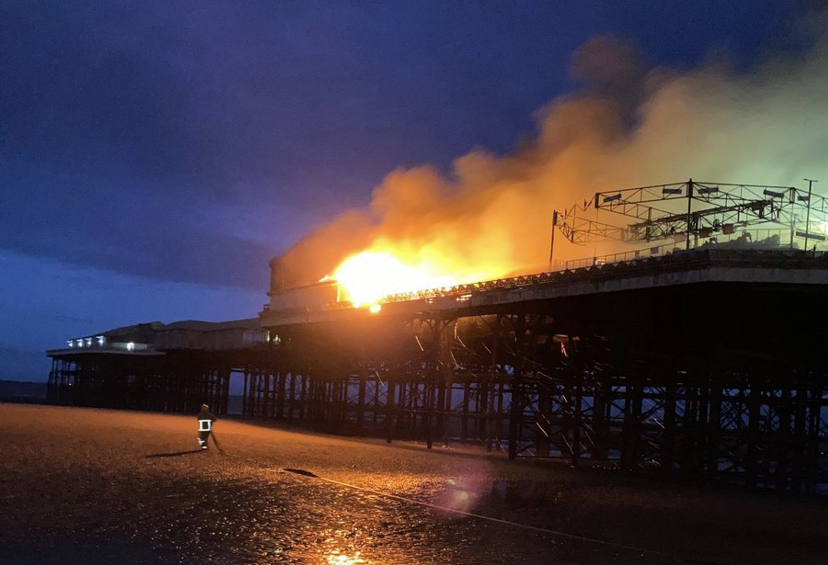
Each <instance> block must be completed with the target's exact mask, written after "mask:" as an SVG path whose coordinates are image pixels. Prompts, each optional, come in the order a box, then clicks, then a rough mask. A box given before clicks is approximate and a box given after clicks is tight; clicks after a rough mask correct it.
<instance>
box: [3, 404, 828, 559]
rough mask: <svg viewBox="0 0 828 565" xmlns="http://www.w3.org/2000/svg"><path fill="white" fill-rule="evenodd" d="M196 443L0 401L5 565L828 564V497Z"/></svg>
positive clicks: (445, 460)
mask: <svg viewBox="0 0 828 565" xmlns="http://www.w3.org/2000/svg"><path fill="white" fill-rule="evenodd" d="M195 429H196V422H195V418H194V417H183V416H172V415H161V414H149V413H137V412H119V411H110V410H94V409H80V408H62V407H49V406H32V405H15V404H0V563H3V564H10V565H22V564H41V563H45V564H58V563H60V564H63V563H78V564H81V565H87V564H97V563H113V562H117V563H119V564H121V565H131V564H139V563H159V564H172V563H184V564H190V563H193V564H195V563H199V564H204V563H216V564H236V563H239V564H242V563H261V564H277V563H309V564H317V563H318V564H325V565H328V564H339V565H347V564H355V563H366V564H377V565H385V564H409V563H440V564H442V563H446V564H487V565H492V564H511V563H515V564H518V563H521V564H523V563H525V564H529V565H534V564H544V563H553V564H562V565H564V564H575V563H577V564H586V563H589V564H597V565H601V564H610V563H612V564H615V565H625V564H656V563H658V564H662V563H694V562H709V563H737V564H740V563H745V564H747V563H763V564H789V563H790V564H794V563H796V564H804V563H825V562H826V561H828V558H826V557H825V551H826V550H825V549H824V548H825V547H826V542H828V506H826V503H825V502H824V501H817V502H813V501H811V502H807V501H798V500H794V499H789V498H782V497H778V496H775V495H773V494H769V493H761V494H753V495H747V494H744V493H741V492H739V491H737V490H734V489H729V488H724V487H716V488H711V487H706V488H703V487H698V486H687V485H680V484H677V483H675V482H673V483H660V482H657V481H653V480H651V479H642V478H639V477H633V476H625V475H622V474H619V473H608V472H602V471H596V470H574V469H571V468H569V467H568V466H567V465H566V464H564V463H562V462H558V461H520V462H517V463H510V462H508V461H506V460H505V458H504V457H503V455H502V454H486V453H484V452H482V450H477V449H474V448H448V449H445V448H435V449H434V450H432V451H427V450H426V449H425V448H424V446H422V445H418V444H414V443H394V444H392V445H390V446H389V445H387V444H386V443H385V442H384V441H380V440H353V439H343V438H338V437H332V436H326V435H320V434H307V433H298V432H295V431H289V430H284V429H278V428H272V427H265V426H257V425H252V424H245V423H241V422H236V421H230V420H220V421H219V422H218V423H217V424H216V427H215V430H216V434H217V438H218V440H219V443H220V445H221V447H222V448H223V450H224V453H221V452H220V451H219V450H217V449H216V446H215V445H211V448H210V449H209V450H208V451H206V452H200V451H199V450H197V442H196V439H195V435H196V434H195ZM286 469H293V470H297V471H300V472H291V471H287V470H286ZM311 474H312V475H315V476H311ZM385 495H393V496H390V497H389V496H385ZM463 512H465V513H463ZM470 514H477V515H481V516H486V517H488V518H491V519H485V518H482V517H479V516H472V515H470ZM553 532H560V533H553ZM561 534H566V535H561ZM572 536H575V537H572ZM582 538H588V539H582ZM594 540H600V541H602V542H606V543H597V542H596V541H594ZM620 546H626V547H620Z"/></svg>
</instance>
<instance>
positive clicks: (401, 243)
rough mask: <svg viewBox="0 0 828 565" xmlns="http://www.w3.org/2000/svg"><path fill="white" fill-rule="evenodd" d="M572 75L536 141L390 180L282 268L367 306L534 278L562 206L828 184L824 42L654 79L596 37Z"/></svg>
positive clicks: (564, 254)
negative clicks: (656, 194)
mask: <svg viewBox="0 0 828 565" xmlns="http://www.w3.org/2000/svg"><path fill="white" fill-rule="evenodd" d="M815 17H816V16H815ZM572 74H573V77H574V78H575V79H576V80H577V81H579V83H580V84H581V87H580V89H579V90H578V91H576V92H575V93H573V94H570V95H567V96H564V97H560V98H558V99H555V100H553V101H552V102H550V103H549V104H548V105H547V106H546V107H545V108H543V109H542V110H541V111H539V112H538V114H537V131H536V132H534V134H533V136H532V138H531V139H529V140H527V141H524V142H523V143H522V144H520V146H519V147H517V148H516V149H515V151H514V152H512V153H511V154H507V155H502V156H501V155H493V154H491V153H488V152H486V151H484V150H482V149H476V150H473V151H471V152H469V153H468V154H466V155H463V156H461V157H459V158H457V159H455V161H454V163H453V167H452V170H451V171H450V172H449V173H448V174H446V173H443V172H441V171H439V170H438V169H437V168H435V167H433V166H430V165H423V166H420V167H415V168H411V169H398V170H396V171H394V172H392V173H390V174H389V175H388V176H387V177H386V178H385V179H384V181H383V182H382V184H381V185H380V186H378V187H376V188H375V189H374V192H373V198H372V201H371V203H370V206H369V207H368V209H365V210H352V211H348V212H346V213H344V214H343V215H341V216H340V217H339V218H337V219H335V220H334V221H333V222H331V223H329V224H327V225H325V226H321V227H319V228H317V229H316V230H314V232H312V233H310V234H309V235H308V236H307V237H306V238H304V239H303V240H302V241H300V242H299V243H298V244H297V245H296V246H294V247H293V248H292V249H291V250H289V251H288V252H287V253H286V254H285V255H284V256H283V257H282V261H283V263H284V265H285V267H286V270H287V271H289V272H290V273H291V276H292V277H293V280H292V281H291V283H292V284H304V283H306V282H310V281H315V280H318V279H319V278H320V277H321V276H323V275H325V274H326V273H334V275H333V276H334V277H335V278H336V279H337V280H339V282H340V283H341V284H342V285H343V286H344V287H345V288H346V289H348V291H349V292H350V293H351V300H353V301H354V302H358V303H370V302H372V301H374V300H376V299H377V298H379V297H381V296H383V295H387V294H394V293H400V292H404V291H412V290H418V289H423V288H439V287H444V286H451V285H455V284H459V283H466V282H474V281H479V280H490V279H494V278H499V277H504V276H509V275H513V274H516V273H528V272H540V271H543V270H545V269H546V268H547V262H548V258H549V239H550V232H551V218H552V212H553V210H555V209H558V210H563V209H565V208H568V207H569V206H571V205H572V204H573V203H575V202H582V201H584V200H587V199H590V198H591V197H592V195H593V194H594V193H595V192H596V191H604V190H612V189H615V188H626V187H635V186H643V185H652V184H660V183H670V182H682V181H686V180H687V179H688V178H690V177H692V178H694V179H695V180H697V181H702V182H704V181H711V182H723V183H728V182H736V183H748V184H767V185H779V186H798V187H802V186H805V183H804V182H803V181H802V179H803V178H804V177H807V178H815V179H824V184H826V185H828V106H826V93H828V40H826V38H825V37H822V39H819V40H815V41H814V43H813V44H812V46H811V48H810V49H809V50H807V51H801V52H797V53H788V54H786V55H783V56H773V57H767V58H766V59H765V60H764V61H762V62H759V63H757V64H756V65H754V66H753V67H752V68H751V69H749V70H748V71H734V70H733V68H732V66H731V65H730V64H729V63H728V61H727V60H726V58H724V57H721V56H718V57H717V58H715V59H711V62H709V63H708V64H706V65H704V66H702V67H700V68H698V69H694V70H690V71H686V72H677V71H675V70H672V69H667V68H646V67H645V65H644V64H643V63H641V61H640V60H639V58H638V57H637V54H636V50H635V48H634V47H633V46H631V45H629V44H628V43H627V42H625V41H623V40H620V39H617V38H612V37H596V38H593V39H592V40H590V41H589V42H587V44H585V45H584V46H583V47H582V48H581V49H580V50H578V52H576V53H575V55H574V57H573V64H572ZM400 135H405V132H400ZM817 186H818V187H819V186H821V185H817ZM619 223H622V222H619ZM559 241H560V243H558V242H559ZM555 246H556V247H555V250H556V251H555V253H556V257H557V258H558V259H574V258H581V257H586V256H592V255H593V253H595V252H596V250H595V249H593V248H588V249H585V248H576V247H574V246H572V245H570V244H568V242H566V241H565V240H564V239H563V238H557V239H556V242H555ZM597 251H598V254H600V252H601V250H597ZM615 251H617V250H613V252H615ZM604 252H605V253H606V252H609V251H604Z"/></svg>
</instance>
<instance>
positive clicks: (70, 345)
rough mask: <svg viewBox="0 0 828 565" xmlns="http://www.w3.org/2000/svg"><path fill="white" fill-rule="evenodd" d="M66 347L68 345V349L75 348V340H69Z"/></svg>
mask: <svg viewBox="0 0 828 565" xmlns="http://www.w3.org/2000/svg"><path fill="white" fill-rule="evenodd" d="M66 345H68V346H69V347H75V340H74V339H70V340H69V341H67V342H66Z"/></svg>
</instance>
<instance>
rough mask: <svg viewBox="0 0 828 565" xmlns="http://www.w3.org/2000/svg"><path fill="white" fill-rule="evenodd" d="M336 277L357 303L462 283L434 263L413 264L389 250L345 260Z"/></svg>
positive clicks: (336, 272) (366, 252)
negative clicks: (438, 269) (437, 267)
mask: <svg viewBox="0 0 828 565" xmlns="http://www.w3.org/2000/svg"><path fill="white" fill-rule="evenodd" d="M333 278H334V279H336V281H337V282H338V283H339V284H340V286H341V287H342V289H343V290H344V291H345V293H346V294H347V298H348V300H350V301H351V302H353V303H354V305H357V306H359V305H364V304H374V303H376V302H377V301H378V300H380V299H381V298H383V297H385V296H388V295H391V294H399V293H403V292H413V291H416V290H424V289H427V288H443V287H449V286H455V285H457V284H460V281H459V280H458V279H457V278H455V277H454V276H452V275H447V274H443V273H440V272H438V271H437V270H436V268H435V266H433V265H429V264H427V263H424V262H421V263H419V264H416V265H413V264H410V263H407V262H403V261H402V260H400V259H399V258H397V257H396V256H395V254H393V253H392V252H386V251H363V252H362V253H359V254H357V255H354V256H352V257H350V258H348V259H346V260H345V261H343V262H342V264H341V265H339V267H337V269H336V271H334V274H333Z"/></svg>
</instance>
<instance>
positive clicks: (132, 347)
mask: <svg viewBox="0 0 828 565" xmlns="http://www.w3.org/2000/svg"><path fill="white" fill-rule="evenodd" d="M127 351H135V342H132V341H130V342H129V343H127Z"/></svg>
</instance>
